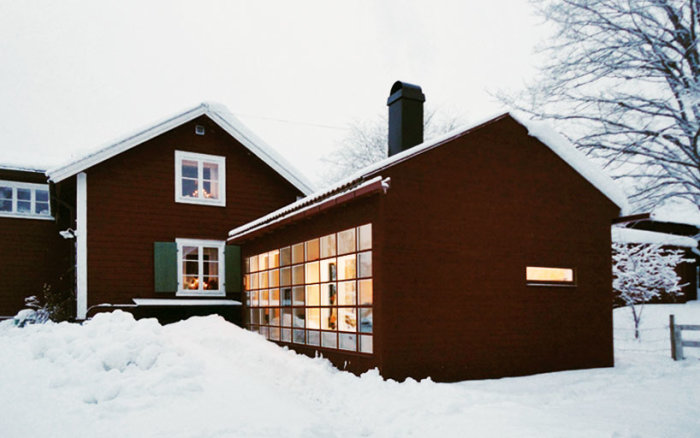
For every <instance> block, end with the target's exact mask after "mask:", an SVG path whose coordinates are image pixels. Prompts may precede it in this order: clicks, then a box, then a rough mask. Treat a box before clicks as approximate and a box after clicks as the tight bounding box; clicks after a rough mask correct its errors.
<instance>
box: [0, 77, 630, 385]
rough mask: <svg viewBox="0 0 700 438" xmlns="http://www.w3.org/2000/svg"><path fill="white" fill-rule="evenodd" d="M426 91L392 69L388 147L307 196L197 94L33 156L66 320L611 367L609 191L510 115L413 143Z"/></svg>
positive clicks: (385, 351) (401, 368)
mask: <svg viewBox="0 0 700 438" xmlns="http://www.w3.org/2000/svg"><path fill="white" fill-rule="evenodd" d="M423 101H424V96H423V94H422V92H421V90H420V88H419V87H417V86H413V85H410V84H405V83H401V82H397V83H396V84H395V85H394V87H393V88H392V93H391V96H390V98H389V101H388V105H389V121H390V126H389V132H390V135H389V151H390V157H389V158H388V159H386V160H384V161H382V162H380V163H377V164H376V165H373V166H371V167H370V168H368V169H365V170H364V171H362V172H360V173H358V174H357V175H355V176H353V177H352V178H350V179H348V180H346V181H344V182H342V183H339V184H337V185H335V186H334V187H331V188H330V189H328V190H325V191H322V192H316V193H313V194H309V193H310V189H309V185H308V184H307V183H306V182H304V180H303V179H302V178H301V177H300V176H299V175H298V174H297V173H296V172H294V171H293V170H291V167H290V166H289V165H288V164H287V163H285V162H284V160H282V159H281V158H280V157H278V156H276V155H275V154H273V153H272V151H271V150H270V149H269V148H268V147H266V146H265V145H264V144H263V143H262V142H261V141H260V140H259V139H257V138H256V137H255V136H254V135H253V134H252V133H250V132H249V131H247V130H246V129H245V128H244V127H243V126H242V125H241V124H240V123H239V122H238V121H237V120H236V119H235V118H234V117H233V116H231V115H230V114H229V113H228V112H227V111H225V110H224V109H222V108H220V107H217V106H212V105H207V104H203V105H200V106H198V107H196V108H193V109H191V110H189V111H186V112H184V113H181V114H178V115H176V116H174V117H172V118H170V119H167V120H165V121H163V122H160V123H158V124H155V125H153V126H151V127H149V128H147V129H145V130H142V131H139V132H137V133H135V134H133V135H131V136H129V137H127V138H125V139H124V140H122V141H119V142H117V143H114V144H112V145H109V146H107V147H105V148H102V149H100V150H99V151H97V152H95V153H93V154H90V155H88V156H86V157H83V158H81V159H79V160H75V161H73V162H71V163H69V164H67V165H65V166H62V167H58V168H55V169H51V170H49V171H48V172H47V173H46V175H47V176H48V179H49V181H50V185H51V187H50V189H51V192H50V193H51V200H52V202H51V205H50V210H49V216H46V213H45V212H44V209H43V207H42V206H43V204H42V203H43V202H45V201H44V199H45V194H44V192H40V191H35V192H32V193H34V194H33V195H30V196H31V198H30V200H32V201H31V202H33V204H32V203H30V207H29V208H30V209H32V210H31V211H33V212H34V213H33V214H38V215H42V214H43V215H45V216H46V217H45V218H44V219H49V218H53V221H42V222H41V223H44V224H45V228H46V230H44V231H41V232H42V233H45V234H46V237H45V238H46V241H47V242H53V243H51V245H54V244H55V245H56V247H57V249H56V252H57V254H58V255H57V256H56V258H57V259H59V258H61V257H63V258H66V259H69V260H70V259H74V262H73V261H71V262H70V263H69V265H70V266H74V267H75V283H76V294H77V314H78V318H81V319H82V318H85V317H89V316H90V315H91V314H92V312H94V311H97V310H103V309H113V308H127V309H129V310H130V311H132V312H134V313H135V314H137V315H144V314H147V313H148V311H149V309H157V310H158V311H159V315H160V316H161V317H162V316H163V315H164V313H163V312H164V310H168V311H169V312H170V315H169V316H170V317H172V318H173V319H174V318H177V317H181V316H186V315H190V314H194V313H197V312H212V311H217V312H223V313H228V316H229V317H230V318H231V319H232V320H234V321H235V320H237V318H239V317H240V315H241V314H242V317H243V320H244V321H243V322H242V323H243V324H245V326H246V327H247V328H249V329H250V330H253V331H256V332H259V333H260V334H262V335H263V336H265V337H266V338H268V339H270V340H271V341H274V342H277V343H279V344H281V345H286V346H289V347H291V348H293V349H295V350H297V351H300V352H302V353H305V354H309V355H313V354H317V353H321V354H323V355H324V356H325V357H328V358H329V359H330V360H331V361H333V363H335V364H336V365H337V366H338V367H340V368H344V369H348V370H351V371H353V372H362V371H365V370H368V369H371V368H373V367H377V368H379V370H380V372H381V373H382V375H383V376H384V377H390V378H397V379H403V378H406V377H414V378H422V377H427V376H430V377H432V378H433V379H435V380H441V381H449V380H460V379H465V378H485V377H500V376H508V375H521V374H530V373H538V372H546V371H555V370H563V369H574V368H588V367H599V366H610V365H612V363H613V350H612V311H611V258H610V249H611V237H610V224H611V221H612V220H613V218H616V217H618V215H619V214H620V211H621V210H623V209H625V208H626V199H625V198H624V196H623V195H622V194H621V193H620V192H619V191H618V189H617V187H616V186H615V185H614V184H612V183H611V181H610V180H609V178H607V177H606V176H605V175H604V174H602V173H601V172H600V170H598V169H597V168H595V167H593V166H591V165H590V164H589V163H588V162H587V160H586V158H585V157H584V156H583V155H581V154H580V153H579V152H577V151H576V149H575V148H574V147H573V146H572V145H570V144H569V143H568V142H566V141H565V140H563V139H562V138H561V137H559V136H558V135H556V134H554V133H553V132H551V131H549V130H547V129H545V128H543V127H542V126H540V125H536V124H534V123H531V122H528V121H524V120H522V119H520V118H518V117H516V116H514V115H512V114H503V115H500V116H498V117H495V118H493V119H490V120H487V121H485V122H483V123H479V124H476V125H474V126H472V127H469V128H467V129H464V130H461V131H457V132H454V133H452V134H449V135H447V136H444V137H443V138H440V139H437V140H434V141H430V142H426V143H423V141H422V126H423ZM22 175H23V176H22V178H27V181H29V179H31V178H37V181H40V182H41V184H43V185H42V186H41V187H42V188H41V189H36V190H44V191H45V190H46V187H47V185H46V182H45V180H41V178H39V176H38V175H37V174H32V173H26V174H22ZM32 175H33V176H32ZM20 176H21V175H19V174H16V178H15V179H12V178H10V177H9V176H8V177H7V179H8V180H11V181H15V180H17V181H19V178H20ZM0 179H1V178H0ZM13 184H15V185H17V187H19V182H16V183H15V182H13ZM13 187H14V186H13ZM12 190H14V189H12ZM2 193H3V192H2V185H0V195H2ZM7 193H9V192H7ZM23 193H25V192H23ZM302 195H308V196H306V197H304V198H302V199H299V200H298V198H299V197H300V196H302ZM22 196H25V195H22ZM7 199H10V201H11V202H10V204H11V205H12V208H13V209H15V208H18V207H16V206H18V205H20V200H22V201H24V198H21V197H20V196H19V192H18V191H16V190H14V191H11V195H10V197H9V198H7ZM2 202H3V200H2V199H0V206H2V205H4V204H2ZM22 205H23V206H24V207H23V208H26V205H25V204H22ZM12 213H13V214H15V213H16V211H15V210H13V211H12ZM12 220H16V221H17V220H18V219H16V218H14V217H13V218H12ZM36 222H37V223H40V221H39V220H36ZM18 223H19V222H18ZM23 223H25V224H29V223H30V221H28V220H26V221H24V222H23ZM49 225H51V226H52V227H53V229H50V227H49ZM21 226H25V225H21ZM26 227H29V225H26ZM25 230H26V231H18V232H27V233H29V232H32V231H30V230H29V228H25ZM229 230H231V231H229ZM58 231H61V235H62V236H63V237H67V238H68V239H65V240H63V239H58V238H57V237H56V236H57V235H58ZM37 232H39V231H37ZM227 232H228V239H227V238H226V236H227ZM40 240H41V238H40V239H39V241H40ZM66 242H68V244H67V245H66ZM26 254H28V255H27V257H34V255H32V254H34V253H31V252H27V253H26ZM59 256H60V257H59ZM36 260H39V259H36ZM36 263H38V262H36ZM30 265H31V264H28V266H30ZM25 272H29V271H25ZM41 275H46V276H48V275H49V274H48V273H47V274H41ZM25 276H26V274H25ZM243 286H244V291H243V293H242V292H241V289H242V287H243ZM34 287H36V286H34ZM13 293H16V290H15V289H6V288H3V286H0V294H5V295H11V294H13ZM25 294H26V293H25ZM16 301H17V300H16ZM20 301H21V300H19V301H17V302H18V303H19V302H20ZM240 301H242V302H243V303H244V305H243V309H242V312H241V307H240V306H239V304H240ZM173 309H180V310H179V311H177V310H173ZM227 309H228V310H227ZM15 310H17V309H15ZM6 312H7V311H6ZM166 319H167V318H166Z"/></svg>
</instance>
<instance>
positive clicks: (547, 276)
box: [525, 266, 575, 285]
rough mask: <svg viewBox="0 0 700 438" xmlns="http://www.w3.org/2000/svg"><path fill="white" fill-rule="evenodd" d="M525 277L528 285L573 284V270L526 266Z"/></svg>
mask: <svg viewBox="0 0 700 438" xmlns="http://www.w3.org/2000/svg"><path fill="white" fill-rule="evenodd" d="M525 277H526V279H527V282H528V284H563V285H573V284H574V279H575V277H574V270H573V268H548V267H541V266H528V267H527V268H526V269H525Z"/></svg>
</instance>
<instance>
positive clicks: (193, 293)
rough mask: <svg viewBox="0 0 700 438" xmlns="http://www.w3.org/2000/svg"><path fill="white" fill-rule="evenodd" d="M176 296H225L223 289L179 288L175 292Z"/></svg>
mask: <svg viewBox="0 0 700 438" xmlns="http://www.w3.org/2000/svg"><path fill="white" fill-rule="evenodd" d="M175 296H176V297H225V296H226V292H225V291H212V292H199V291H191V290H179V291H177V293H175Z"/></svg>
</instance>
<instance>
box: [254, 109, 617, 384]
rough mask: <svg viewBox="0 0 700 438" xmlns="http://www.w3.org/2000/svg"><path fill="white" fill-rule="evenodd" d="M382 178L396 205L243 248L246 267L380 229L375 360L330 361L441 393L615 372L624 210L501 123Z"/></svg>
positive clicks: (316, 219) (382, 200) (368, 206)
mask: <svg viewBox="0 0 700 438" xmlns="http://www.w3.org/2000/svg"><path fill="white" fill-rule="evenodd" d="M376 175H381V176H382V177H391V188H390V189H389V191H388V192H387V194H386V195H377V196H373V197H372V198H371V201H370V200H367V201H355V202H352V203H348V204H346V205H343V206H341V207H337V208H334V209H330V210H326V211H325V212H323V213H320V214H318V215H316V216H313V217H310V218H305V219H303V220H300V221H298V222H295V223H292V224H289V225H287V226H286V227H285V228H282V229H275V230H273V231H271V233H270V234H268V235H266V236H263V237H258V238H255V239H253V240H251V241H248V242H245V243H244V245H243V252H244V255H245V256H249V255H253V254H256V253H259V252H262V251H266V250H269V249H273V248H277V247H280V246H284V245H288V244H290V243H296V242H299V241H302V240H305V239H308V238H311V237H317V236H322V235H324V234H325V233H329V232H333V231H338V230H340V229H343V227H348V226H353V225H359V224H360V223H361V222H363V221H370V220H371V221H372V223H373V238H374V245H373V247H374V249H373V251H374V257H373V264H374V269H373V273H374V282H375V287H374V291H375V293H374V303H375V304H374V355H373V356H372V357H371V358H370V359H368V360H360V359H358V358H357V356H359V355H353V354H348V353H341V352H338V353H327V351H325V350H319V351H321V352H322V354H323V355H324V357H328V358H329V359H330V360H331V361H332V362H333V363H334V364H336V366H338V367H339V368H343V367H346V369H349V370H351V371H353V372H356V373H360V372H363V371H366V370H367V369H369V368H372V367H375V366H376V367H379V369H380V371H381V374H382V376H384V377H385V378H393V379H399V380H402V379H405V378H407V377H412V378H416V379H420V378H424V377H428V376H430V377H431V378H432V379H434V380H437V381H455V380H463V379H478V378H495V377H502V376H514V375H524V374H532V373H541V372H548V371H556V370H565V369H576V368H589V367H603V366H611V365H612V364H613V349H612V306H611V302H612V292H611V275H612V274H611V242H610V222H611V220H612V219H613V217H616V216H617V215H618V213H619V209H618V207H617V206H616V205H614V204H613V203H612V202H611V201H610V200H608V199H607V198H606V197H605V196H604V195H603V194H602V193H600V192H599V191H598V190H597V189H595V188H594V187H593V186H592V185H591V184H590V183H589V182H588V181H586V180H585V179H584V178H583V177H582V176H581V175H580V174H578V173H577V172H576V171H574V170H573V169H572V168H571V167H570V166H569V165H568V164H566V163H565V162H564V161H562V160H561V159H560V158H559V157H558V156H557V155H556V154H554V153H553V152H552V151H551V150H550V149H549V148H547V147H546V146H545V145H543V144H542V143H540V142H539V141H538V140H536V139H534V138H532V137H530V136H528V135H527V132H526V130H525V129H524V128H523V127H522V126H521V125H519V124H517V123H516V122H515V121H513V120H512V119H511V118H509V117H507V118H504V119H502V120H500V121H498V122H495V123H493V124H491V125H488V126H486V127H484V128H481V129H479V130H476V131H475V132H473V133H471V134H469V135H467V136H464V137H461V138H459V139H456V140H454V141H452V142H450V143H449V144H445V145H443V146H440V147H438V148H435V149H433V150H431V151H427V152H425V153H423V154H420V155H418V156H416V157H414V158H411V159H408V160H406V161H403V162H401V163H397V164H395V165H393V166H391V167H389V168H387V169H384V170H381V171H379V172H377V173H376V174H373V175H369V177H372V176H376ZM528 265H529V266H553V267H572V268H574V269H575V270H576V277H577V280H576V281H577V284H576V286H575V287H554V286H528V285H527V284H526V281H525V268H526V266H528ZM291 348H293V349H295V350H297V351H299V352H302V353H305V354H310V355H311V354H313V352H314V349H313V348H310V347H299V346H293V345H292V347H291Z"/></svg>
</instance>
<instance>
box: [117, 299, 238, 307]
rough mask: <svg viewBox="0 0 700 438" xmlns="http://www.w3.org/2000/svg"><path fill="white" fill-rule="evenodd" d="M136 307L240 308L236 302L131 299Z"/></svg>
mask: <svg viewBox="0 0 700 438" xmlns="http://www.w3.org/2000/svg"><path fill="white" fill-rule="evenodd" d="M131 301H133V302H134V304H136V305H137V306H240V305H242V303H241V302H240V301H236V300H208V299H207V300H204V299H203V300H184V299H178V298H132V299H131Z"/></svg>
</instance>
